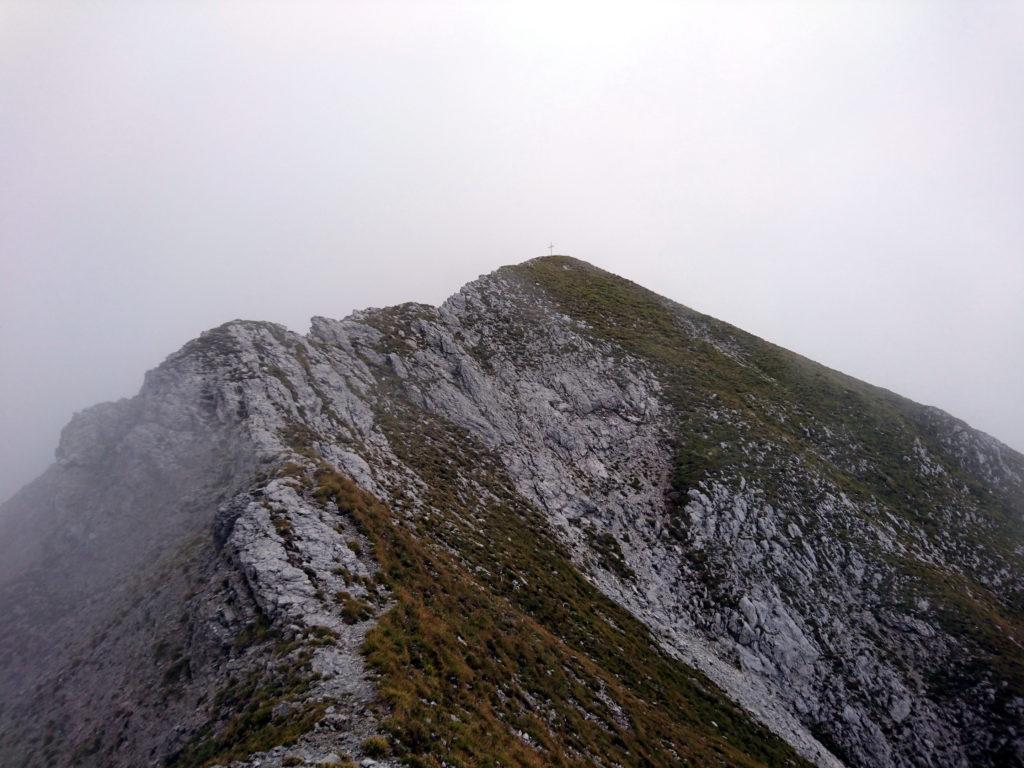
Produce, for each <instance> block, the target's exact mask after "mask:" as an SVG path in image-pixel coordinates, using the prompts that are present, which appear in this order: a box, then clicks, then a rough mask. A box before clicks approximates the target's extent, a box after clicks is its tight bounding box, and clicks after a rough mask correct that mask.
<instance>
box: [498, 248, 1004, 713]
mask: <svg viewBox="0 0 1024 768" xmlns="http://www.w3.org/2000/svg"><path fill="white" fill-rule="evenodd" d="M506 269H507V270H508V271H509V272H510V273H511V274H513V275H516V276H518V277H520V278H522V279H524V280H525V281H527V282H528V283H529V284H532V285H534V286H537V287H539V288H541V289H542V290H543V291H544V292H545V293H546V294H547V295H548V296H550V297H551V298H552V299H554V300H555V302H556V303H557V304H558V305H559V307H560V309H561V310H562V311H563V312H565V313H566V314H568V315H571V316H572V317H574V318H576V319H578V320H582V321H584V322H586V323H587V324H588V325H589V327H590V328H591V329H592V332H593V333H594V334H595V335H597V336H599V337H601V338H604V339H607V340H610V341H613V342H615V343H616V344H618V345H620V346H621V348H622V349H623V350H624V351H625V352H627V353H629V354H633V355H637V356H639V357H642V358H644V359H646V360H647V361H649V362H650V363H651V364H653V366H654V368H655V370H656V371H658V373H659V376H660V378H661V380H662V383H663V384H664V385H665V388H666V394H667V397H668V399H669V401H670V402H671V403H672V405H673V406H674V407H675V409H676V411H677V413H678V424H677V427H676V428H677V434H678V436H679V440H678V448H677V455H676V478H675V482H676V486H677V491H678V493H677V494H676V496H677V498H680V499H682V500H683V501H685V490H686V489H688V488H690V487H693V486H694V485H696V484H697V483H698V482H700V481H701V480H704V479H707V478H709V477H713V476H719V477H721V476H727V475H729V474H737V473H743V474H744V475H746V477H748V478H751V477H753V478H756V479H758V480H759V481H760V482H761V483H762V484H763V485H764V487H766V488H767V489H768V490H769V491H771V490H773V489H772V483H773V482H774V481H775V480H777V479H778V474H773V473H772V472H771V470H770V468H769V469H768V470H766V468H765V467H764V466H759V465H758V464H757V463H755V462H753V461H752V460H751V459H750V458H749V457H748V456H747V455H746V453H745V452H744V451H742V450H741V449H740V448H739V446H740V445H741V444H742V443H743V442H744V441H746V440H751V439H753V440H765V441H771V442H773V443H775V444H776V445H781V446H784V447H785V449H786V452H787V453H790V454H793V455H796V456H799V457H800V459H801V460H802V461H803V462H804V463H805V464H806V465H807V466H809V467H813V468H815V469H816V470H818V471H819V472H820V473H821V474H823V475H824V476H825V477H826V478H828V479H829V480H831V481H832V482H833V483H834V484H835V485H836V486H837V487H838V488H840V489H842V490H843V491H844V492H846V493H847V494H848V495H849V496H850V497H851V498H854V499H857V500H860V501H874V502H877V503H879V504H881V505H882V506H884V507H885V508H887V509H889V510H891V511H893V512H894V513H895V514H897V515H898V516H900V517H902V518H903V519H904V520H906V521H908V522H910V523H911V524H913V525H914V526H915V527H916V528H917V529H918V530H920V531H923V532H924V533H925V534H926V535H927V536H928V537H929V539H930V540H931V541H933V542H934V543H935V544H936V545H939V544H940V543H942V542H943V541H945V543H946V544H947V545H948V542H949V541H950V539H952V540H953V541H955V542H959V543H960V544H962V545H963V546H964V548H965V551H967V550H969V551H972V552H980V553H983V554H984V555H985V556H986V557H990V558H991V560H990V562H993V563H1005V564H1007V565H1008V566H1009V567H1010V568H1012V569H1016V571H1017V572H1018V573H1019V572H1020V571H1021V570H1024V562H1022V557H1021V552H1022V551H1024V547H1022V544H1024V500H1022V499H1020V498H1018V497H1015V496H1013V495H1011V494H1008V493H1001V492H1000V491H999V490H998V489H995V488H992V487H989V486H987V485H986V484H985V483H984V482H982V481H980V480H979V479H978V478H976V477H973V476H970V475H969V474H968V473H966V472H965V471H964V470H963V469H962V468H961V467H960V465H959V463H958V461H957V460H956V458H955V457H953V456H951V455H950V454H949V452H948V451H947V450H946V449H945V448H943V446H942V444H941V442H940V440H939V437H940V436H939V435H937V434H934V432H933V430H932V429H931V428H930V427H929V426H928V425H929V421H928V419H927V409H926V408H924V407H923V406H920V405H918V404H916V403H913V402H911V401H909V400H907V399H905V398H902V397H899V396H898V395H895V394H893V393H892V392H889V391H887V390H884V389H881V388H878V387H874V386H871V385H869V384H866V383H864V382H862V381H858V380H856V379H854V378H852V377H849V376H846V375H844V374H842V373H839V372H837V371H834V370H831V369H829V368H826V367H825V366H822V365H819V364H817V363H814V362H812V361H810V360H808V359H806V358H803V357H801V356H799V355H797V354H794V353H792V352H789V351H787V350H785V349H782V348H781V347H778V346H775V345H773V344H770V343H768V342H765V341H764V340H762V339H759V338H757V337H755V336H752V335H750V334H748V333H745V332H743V331H741V330H739V329H737V328H734V327H732V326H729V325H727V324H725V323H722V322H720V321H717V320H714V319H713V318H709V317H707V316H704V315H701V314H699V313H697V312H694V311H692V310H689V309H687V308H686V307H682V306H680V305H677V304H673V303H671V302H669V301H667V300H665V299H664V298H662V297H660V296H658V295H656V294H654V293H652V292H650V291H648V290H646V289H644V288H641V287H640V286H638V285H636V284H634V283H632V282H630V281H628V280H624V279H622V278H620V277H617V276H616V275H612V274H610V273H608V272H605V271H603V270H600V269H597V268H595V267H592V266H590V265H588V264H585V263H583V262H579V261H577V260H575V259H571V258H568V257H551V258H545V259H536V260H534V261H530V262H526V263H525V264H521V265H518V266H515V267H508V268H506ZM691 324H697V325H698V326H700V327H703V328H705V329H706V332H707V339H709V340H710V341H709V340H701V339H699V338H698V337H695V335H694V333H693V332H692V330H690V328H689V327H688V326H690V325H691ZM711 342H715V343H711ZM726 345H729V346H732V347H733V348H734V349H735V350H736V352H738V359H737V356H736V355H730V354H725V353H723V352H722V351H721V349H722V348H727V347H726ZM712 409H713V410H717V411H719V412H722V411H728V412H730V413H731V414H732V418H730V419H728V420H721V421H712V420H710V419H708V418H707V414H708V412H709V411H710V410H712ZM737 423H741V424H742V427H739V428H737V427H736V426H735V424H737ZM823 426H824V427H827V428H828V429H829V430H830V431H831V433H832V435H834V436H836V437H835V438H827V439H821V437H820V435H821V434H822V432H821V430H822V427H823ZM915 441H920V443H921V444H922V445H924V446H925V447H926V448H927V449H928V451H929V452H930V453H931V454H932V456H934V457H937V459H938V460H939V461H940V462H941V463H942V465H943V467H944V469H945V470H946V473H947V474H946V479H945V480H944V481H939V480H937V479H935V478H926V477H924V476H922V475H921V474H920V473H919V472H918V471H916V467H915V463H914V462H912V461H909V460H908V459H907V457H909V456H912V455H913V453H914V446H915ZM823 447H824V448H826V450H823ZM759 472H760V473H762V474H761V476H759V474H758V473H759ZM964 489H966V492H965V491H964ZM808 493H813V490H811V489H808ZM965 508H970V509H972V510H973V511H975V512H976V514H977V515H978V517H979V519H980V521H981V524H980V525H978V524H973V523H970V522H969V521H967V518H966V517H965V516H963V515H961V514H960V511H961V510H963V509H965ZM965 521H966V522H965ZM897 565H898V567H899V568H900V569H901V570H902V573H903V575H904V576H906V579H905V582H904V589H905V594H903V595H900V596H898V599H902V600H906V601H910V600H914V599H916V598H917V597H919V596H927V597H929V598H930V599H931V600H932V601H933V602H935V603H936V606H937V607H936V614H937V619H938V620H939V621H940V622H941V623H942V624H943V625H944V626H945V628H946V629H947V630H948V631H949V632H950V633H951V634H955V635H957V636H958V637H961V638H962V639H965V640H966V641H967V642H968V643H969V647H971V648H972V650H973V652H974V653H973V656H972V657H970V658H967V659H964V667H963V669H961V670H952V669H951V670H945V671H944V672H943V673H942V675H940V676H939V677H938V678H937V680H936V691H935V692H936V693H937V694H939V695H945V694H948V695H952V696H955V695H956V694H957V690H958V688H959V687H960V686H962V685H964V684H968V683H970V682H971V681H972V680H974V681H977V680H978V679H980V676H987V677H989V678H990V679H992V680H993V681H996V682H998V681H1003V682H1004V683H1005V685H1004V686H1002V690H1001V693H1000V696H999V701H997V702H996V703H995V704H994V709H993V712H994V713H997V712H998V710H999V708H1000V706H1001V703H1005V702H1006V701H1008V699H1009V698H1010V697H1012V696H1021V695H1024V661H1022V659H1024V604H1022V596H1021V595H1020V594H1000V595H996V594H994V593H993V592H991V591H990V590H988V589H986V588H985V587H984V586H982V585H981V583H979V580H978V575H977V574H972V573H971V571H970V569H965V570H964V572H961V573H953V572H950V571H947V570H944V569H941V568H937V567H935V566H934V565H928V564H925V563H921V562H917V561H913V560H907V561H905V562H900V563H897Z"/></svg>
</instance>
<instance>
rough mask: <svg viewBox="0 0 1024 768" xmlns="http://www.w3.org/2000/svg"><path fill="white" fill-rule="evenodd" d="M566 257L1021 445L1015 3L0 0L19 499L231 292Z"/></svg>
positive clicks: (1020, 32)
mask: <svg viewBox="0 0 1024 768" xmlns="http://www.w3.org/2000/svg"><path fill="white" fill-rule="evenodd" d="M549 240H553V241H554V243H555V245H556V249H557V251H559V252H563V253H570V254H572V255H574V256H577V257H579V258H583V259H586V260H588V261H590V262H592V263H595V264H597V265H600V266H602V267H605V268H607V269H610V270H613V271H615V272H617V273H619V274H622V275H625V276H627V277H630V278H632V279H634V280H636V281H638V282H640V283H642V284H645V285H647V286H649V287H651V288H654V289H655V290H657V291H659V292H660V293H663V294H665V295H667V296H670V297H672V298H674V299H677V300H679V301H682V302H683V303H686V304H688V305H690V306H692V307H694V308H696V309H699V310H701V311H704V312H707V313H710V314H712V315H715V316H717V317H719V318H722V319H725V320H728V321H730V322H733V323H735V324H737V325H739V326H741V327H744V328H746V329H748V330H750V331H752V332H754V333H756V334H758V335H761V336H763V337H766V338H768V339H770V340H772V341H775V342H777V343H780V344H782V345H784V346H786V347H789V348H791V349H794V350H796V351H799V352H801V353H803V354H805V355H808V356H810V357H812V358H815V359H817V360H819V361H821V362H824V363H826V364H828V365H830V366H833V367H835V368H839V369H842V370H844V371H846V372H849V373H851V374H854V375H856V376H858V377H861V378H864V379H867V380H868V381H871V382H874V383H877V384H881V385H883V386H886V387H889V388H891V389H894V390H897V391H899V392H901V393H903V394H906V395H908V396H910V397H912V398H914V399H917V400H920V401H923V402H927V403H931V404H935V405H939V406H941V407H943V408H945V409H947V410H949V411H951V412H952V413H954V414H956V415H958V416H960V417H962V418H965V419H967V420H968V421H969V422H971V423H972V424H974V425H975V426H977V427H980V428H981V429H984V430H985V431H988V432H990V433H991V434H993V435H995V436H997V437H999V438H1001V439H1002V440H1004V441H1006V442H1008V443H1009V444H1011V445H1013V446H1015V447H1017V448H1018V449H1020V448H1024V406H1022V393H1024V13H1022V5H1021V3H991V2H964V3H942V2H935V1H932V0H929V1H928V2H920V3H911V2H907V3H898V2H884V3H881V2H880V3H870V2H854V3H847V4H844V3H839V2H829V3H823V2H820V1H819V0H815V2H808V3H767V2H756V3H740V2H716V3H708V4H695V3H689V4H686V3H671V4H665V5H661V4H643V3H637V2H629V3H626V2H623V3H620V4H615V5H603V4H599V3H598V4H595V3H593V2H586V3H578V4H559V3H548V2H545V3H537V4H530V3H511V2H510V3H507V4H493V3H492V4H488V3H484V2H467V3H428V2H409V3H381V2H366V3H342V2H332V3H323V4H314V3H295V2H287V3H285V2H281V3H261V2H256V0H246V1H245V2H238V3H224V2H211V3H200V2H185V1H182V2H178V3H172V2H165V3H155V2H130V3H124V4H108V3H96V2H84V1H83V2H73V3H67V4H57V3H48V2H45V1H44V0H32V1H31V2H26V3H13V4H12V3H10V2H7V3H0V498H4V497H6V496H9V495H10V494H11V493H13V492H14V491H15V490H16V489H17V488H18V487H19V486H20V485H21V484H23V483H24V482H26V481H27V480H29V479H31V477H32V476H34V475H35V474H37V473H38V472H40V471H41V470H42V469H43V468H44V467H45V466H46V464H47V463H48V462H49V461H50V460H51V459H52V453H53V449H54V447H55V445H56V443H57V439H58V435H59V431H60V428H61V426H62V425H63V424H64V423H65V422H66V421H67V420H68V419H69V417H70V416H71V414H72V412H73V411H75V410H76V409H81V408H83V407H86V406H89V405H91V404H93V403H95V402H97V401H101V400H107V399H114V398H118V397H124V396H128V395H131V394H133V393H134V392H135V391H136V390H137V389H138V387H139V385H140V383H141V380H142V374H143V372H144V371H145V370H146V369H148V368H151V367H153V366H155V365H157V364H158V363H159V362H160V361H161V360H162V359H163V358H164V357H165V356H166V355H167V354H169V353H170V352H172V351H173V350H175V349H176V348H178V347H179V346H180V345H182V344H183V343H184V342H186V341H187V340H188V339H190V338H191V337H193V336H195V335H197V334H198V333H199V332H201V331H202V330H204V329H206V328H208V327H211V326H214V325H218V324H220V323H221V322H224V321H225V320H229V319H231V318H235V317H244V318H253V319H268V320H275V321H279V322H282V323H284V324H286V325H288V326H289V327H291V328H293V329H296V330H302V331H304V330H306V328H307V327H308V318H309V317H310V316H311V315H314V314H322V315H328V316H334V317H340V316H344V315H346V314H347V313H348V312H350V311H351V310H352V309H355V308H359V307H362V306H370V305H376V306H380V305H386V304H392V303H396V302H400V301H405V300H417V301H425V302H431V303H436V302H439V301H441V300H443V299H444V298H445V296H446V295H448V294H449V293H451V292H453V291H454V290H455V289H457V288H458V287H459V286H460V285H461V284H462V283H464V282H466V281H468V280H470V279H472V278H474V277H476V276H477V275H478V274H481V273H484V272H487V271H490V270H491V269H493V268H495V267H497V266H499V265H501V264H506V263H513V262H519V261H523V260H525V259H527V258H531V257H533V256H537V255H542V254H543V253H545V252H546V246H547V244H548V242H549Z"/></svg>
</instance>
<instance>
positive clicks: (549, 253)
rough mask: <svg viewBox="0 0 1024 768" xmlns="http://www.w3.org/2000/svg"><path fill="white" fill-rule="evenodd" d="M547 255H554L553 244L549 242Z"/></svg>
mask: <svg viewBox="0 0 1024 768" xmlns="http://www.w3.org/2000/svg"><path fill="white" fill-rule="evenodd" d="M548 255H549V256H554V255H555V244H554V243H551V244H550V245H549V246H548Z"/></svg>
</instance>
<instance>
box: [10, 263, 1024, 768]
mask: <svg viewBox="0 0 1024 768" xmlns="http://www.w3.org/2000/svg"><path fill="white" fill-rule="evenodd" d="M1022 531H1024V457H1022V456H1021V455H1020V454H1018V453H1016V452H1014V451H1012V450H1011V449H1009V448H1007V447H1006V446H1004V445H1002V444H1000V443H999V442H998V441H995V440H993V439H992V438H990V437H988V436H986V435H983V434H981V433H978V432H976V431H974V430H972V429H970V428H969V427H968V426H966V425H965V424H963V423H961V422H959V421H957V420H956V419H954V418H952V417H950V416H948V415H947V414H944V413H942V412H941V411H938V410H936V409H932V408H926V407H923V406H919V405H917V404H914V403H911V402H909V401H906V400H904V399H902V398H899V397H898V396H896V395H894V394H892V393H889V392H886V391H884V390H879V389H876V388H873V387H870V386H869V385H866V384H864V383H862V382H859V381H856V380H854V379H850V378H848V377H845V376H843V375H842V374H839V373H836V372H834V371H830V370H828V369H826V368H823V367H821V366H818V365H816V364H814V363H811V362H810V361H807V360H805V359H803V358H800V357H799V356H796V355H793V354H792V353H789V352H786V351H785V350H781V349H779V348H777V347H774V346H772V345H770V344H767V343H766V342H763V341H761V340H760V339H756V338H755V337H752V336H750V335H748V334H745V333H743V332H742V331H739V330H738V329H735V328H732V327H731V326H728V325H726V324H724V323H720V322H718V321H715V320H713V319H711V318H707V317H704V316H702V315H699V314H697V313H695V312H692V311H690V310H688V309H686V308H685V307H681V306H679V305H675V304H673V303H671V302H669V301H667V300H665V299H662V298H660V297H657V296H655V295H654V294H651V293H649V292H647V291H644V290H643V289H641V288H639V287H637V286H635V285H633V284H631V283H628V282H627V281H624V280H621V279H620V278H616V277H614V276H612V275H609V274H607V273H604V272H601V271H600V270H596V269H594V268H593V267H590V266H588V265H586V264H584V263H582V262H578V261H575V260H572V259H568V258H564V257H552V258H546V259H539V260H535V261H532V262H527V263H525V264H523V265H519V266H516V267H508V268H504V269H502V270H499V271H498V272H496V273H494V274H492V275H488V276H485V277H483V278H480V279H479V280H477V281H475V282H473V283H470V284H469V285H467V286H466V287H464V288H463V289H462V290H461V291H460V292H459V293H457V294H455V295H454V296H453V297H452V298H450V299H449V300H448V301H446V302H445V303H444V304H442V305H441V306H440V307H436V308H435V307H429V306H424V305H414V304H406V305H401V306H398V307H393V308H388V309H381V310H365V311H362V312H357V313H355V314H353V315H351V316H350V317H348V318H346V319H344V320H340V321H339V320H328V319H325V318H314V319H313V323H312V329H311V331H310V332H309V334H307V335H299V334H295V333H292V332H289V331H287V330H285V329H284V328H281V327H280V326H276V325H273V324H268V323H258V322H242V321H237V322H232V323H228V324H226V325H224V326H221V327H220V328H217V329H214V330H212V331H209V332H207V333H206V334H204V335H203V336H201V337H200V338H199V339H197V340H195V341H193V342H191V343H189V344H188V345H186V346H185V347H184V348H183V349H182V350H181V351H179V352H177V353H175V354H174V355H172V356H171V357H170V358H168V360H167V361H166V362H165V363H164V364H163V365H161V366H160V367H159V368H158V369H156V370H155V371H153V372H151V373H150V374H149V375H148V376H147V378H146V382H145V385H144V386H143V389H142V391H141V392H140V394H139V395H138V396H137V397H135V398H133V399H131V400H127V401H121V402H119V403H113V404H105V405H101V406H97V407H95V408H93V409H90V410H88V411H86V412H84V413H82V414H79V415H77V416H76V417H75V419H74V420H73V421H72V422H71V424H69V426H68V427H67V428H66V429H65V432H64V435H63V436H62V440H61V445H60V448H59V449H58V453H57V463H56V464H55V465H54V466H53V467H52V468H51V469H50V470H48V472H47V473H46V474H45V475H44V476H43V477H41V478H40V479H39V480H37V481H36V482H35V483H33V484H32V485H30V486H28V487H27V488H26V489H25V490H23V491H22V492H21V493H20V494H19V495H18V496H16V497H15V498H14V499H13V500H12V501H11V502H9V503H8V504H7V505H5V507H4V508H3V512H2V516H0V610H2V611H3V615H4V616H5V618H6V620H5V622H4V625H3V628H2V629H0V650H2V654H3V655H2V657H0V658H2V659H3V661H2V662H0V664H2V666H0V701H2V709H0V754H3V755H5V756H7V755H10V756H13V757H11V758H10V759H9V761H8V762H3V764H4V765H7V764H10V765H25V766H35V765H40V766H42V765H47V766H49V765H64V764H67V765H96V766H99V765H124V766H129V765H131V766H135V765H154V766H155V765H179V766H192V765H211V764H215V763H220V764H224V765H227V764H229V763H231V764H234V765H238V766H240V765H252V766H255V765H261V766H264V768H266V767H267V766H278V765H304V764H305V765H317V764H341V763H342V762H343V760H347V759H349V756H351V757H352V758H353V759H356V760H370V761H379V764H381V765H385V764H388V762H389V761H392V762H395V763H397V762H398V761H402V762H405V763H409V764H414V765H442V764H459V765H468V764H473V763H474V762H476V761H477V759H478V758H479V756H480V755H481V754H488V753H487V751H486V750H487V749H490V750H491V751H492V752H493V754H494V755H499V756H501V757H503V758H504V760H505V761H506V764H507V763H509V762H510V763H515V764H523V765H529V764H566V765H577V764H580V765H582V764H607V765H615V764H619V765H626V764H643V765H652V764H665V765H669V764H685V763H686V762H687V761H691V762H693V763H695V764H709V763H710V762H712V761H714V760H717V761H718V762H720V763H722V764H736V765H765V764H779V765H782V764H796V763H799V762H801V761H806V762H808V763H812V764H816V765H819V766H842V765H849V766H892V767H897V766H899V767H902V766H940V765H941V766H1001V765H1024V728H1022V726H1021V723H1022V722H1024V612H1022V611H1024V609H1022V604H1024V601H1022V596H1024V567H1022V566H1024V563H1022V560H1024V535H1022ZM480 596H486V600H483V599H482V598H481V597H480ZM478 599H481V600H482V602H479V603H478V602H476V601H477V600H478ZM491 622H494V623H495V626H497V625H503V626H505V630H504V631H503V632H502V631H497V630H492V628H491ZM512 627H516V628H517V629H516V630H515V632H512V630H511V628H512ZM471 634H472V635H474V636H475V639H474V637H468V638H467V636H469V635H471ZM512 634H514V635H515V636H516V637H520V638H529V643H527V644H526V645H524V646H516V647H515V649H513V647H512V646H509V645H507V643H511V642H513V640H511V639H509V637H510V636H511V635H512ZM503 635H505V636H504V637H503ZM616 638H618V639H616ZM471 641H472V642H471ZM523 642H524V643H525V642H526V641H525V640H524V641H523ZM474 643H476V646H474ZM627 647H628V648H630V649H632V650H631V651H629V652H628V653H627V652H626V650H625V649H626V648H627ZM532 653H536V654H537V656H536V657H535V660H534V661H532V662H530V661H528V659H529V658H533V657H531V656H530V654H532ZM503 659H504V660H505V661H503ZM538 659H542V660H543V661H538ZM495 665H496V666H495ZM528 665H529V666H528ZM541 667H544V668H543V670H541ZM495 670H497V671H495ZM645 670H646V671H645ZM540 672H542V674H539V673H540ZM654 672H657V674H656V675H655V674H653V673H654ZM535 675H537V676H538V678H537V679H534V676H535ZM544 678H550V679H551V680H555V679H557V680H558V681H559V684H558V685H554V684H551V685H549V684H548V682H547V681H546V680H545V679H544ZM485 694H486V695H485ZM666 713H667V716H666ZM679 729H683V730H679ZM770 734H774V736H772V735H770ZM488 740H489V741H488ZM482 744H484V745H486V744H490V746H489V747H488V746H481V745H482ZM388 754H390V755H391V756H390V757H388ZM6 759H7V758H6V757H5V760H6Z"/></svg>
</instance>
